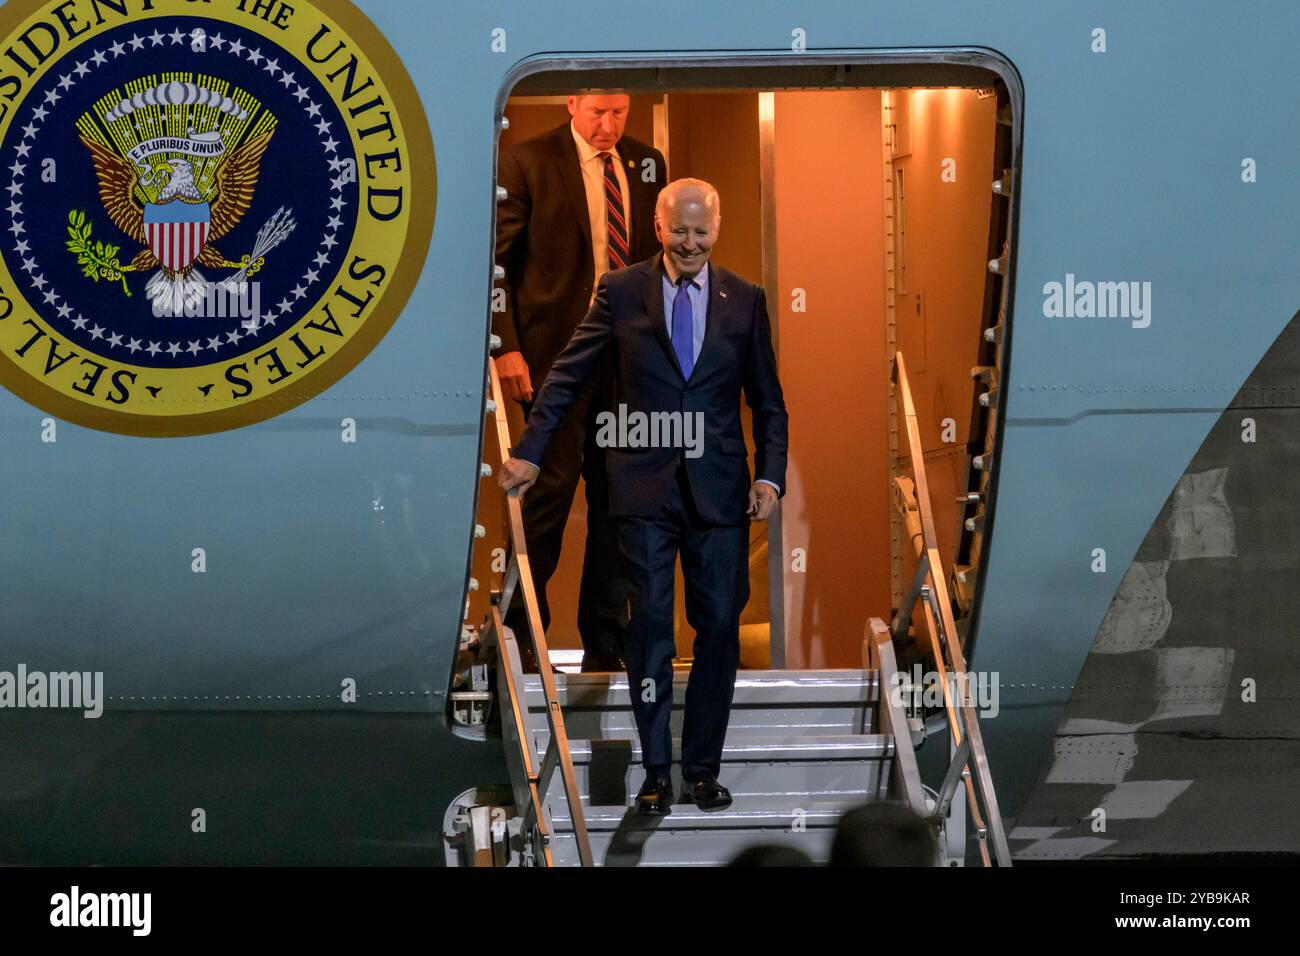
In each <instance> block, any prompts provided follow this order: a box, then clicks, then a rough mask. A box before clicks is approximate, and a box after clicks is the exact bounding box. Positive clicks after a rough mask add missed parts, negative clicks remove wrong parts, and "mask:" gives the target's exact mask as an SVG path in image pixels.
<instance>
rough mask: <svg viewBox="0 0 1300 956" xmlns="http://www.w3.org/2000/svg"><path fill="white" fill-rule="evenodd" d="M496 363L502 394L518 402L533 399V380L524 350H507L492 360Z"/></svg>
mask: <svg viewBox="0 0 1300 956" xmlns="http://www.w3.org/2000/svg"><path fill="white" fill-rule="evenodd" d="M492 361H493V362H494V363H495V364H496V368H497V378H498V379H500V380H501V394H503V395H505V397H506V398H510V399H513V400H514V401H516V402H531V401H532V400H533V381H532V377H531V376H530V375H529V374H528V363H527V362H525V361H524V354H523V353H522V352H507V353H506V354H505V355H501V356H498V357H497V358H494V359H493V360H492Z"/></svg>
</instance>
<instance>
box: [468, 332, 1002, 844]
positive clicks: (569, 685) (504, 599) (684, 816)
mask: <svg viewBox="0 0 1300 956" xmlns="http://www.w3.org/2000/svg"><path fill="white" fill-rule="evenodd" d="M894 382H895V387H896V391H897V395H898V398H899V400H900V404H901V409H902V413H903V417H904V419H905V420H907V421H908V424H909V429H908V437H909V441H910V442H912V447H913V448H914V449H916V450H919V436H918V432H917V429H916V426H915V411H914V409H913V408H912V404H911V396H910V392H909V391H908V386H907V378H906V369H905V366H904V364H903V360H902V356H901V355H899V356H898V359H897V360H896V364H895V370H894ZM491 385H492V393H493V397H494V406H495V407H494V414H495V426H496V431H497V438H498V442H499V446H500V451H501V454H502V457H503V458H504V457H505V456H506V455H508V449H509V447H510V436H509V427H508V424H507V422H506V417H505V412H504V403H503V402H502V400H501V398H500V388H499V385H498V382H497V378H496V373H495V370H492V372H491ZM912 461H913V462H915V463H916V474H915V482H914V484H913V483H911V482H908V483H906V484H900V485H899V488H900V489H901V490H900V491H899V492H898V494H899V496H900V497H901V499H902V500H901V502H900V507H902V508H903V509H904V510H907V509H911V510H910V515H909V518H908V525H909V528H913V529H914V531H915V534H914V540H915V541H916V542H917V573H916V576H915V579H914V581H913V585H912V588H911V591H910V593H909V594H908V596H907V598H906V600H905V602H904V605H903V608H904V610H903V611H902V612H900V613H899V614H898V615H897V617H896V618H895V620H894V621H893V622H892V623H891V624H888V625H887V624H885V623H884V622H883V621H881V620H879V619H877V618H871V619H869V620H867V621H864V622H861V623H860V626H862V627H863V640H862V655H863V657H862V667H861V668H860V669H850V670H798V671H796V670H745V671H741V672H740V673H739V675H738V677H737V681H736V690H735V697H734V702H733V705H732V711H731V718H730V721H729V723H728V731H727V738H726V744H725V748H724V751H723V757H722V768H721V773H720V775H719V779H720V780H721V781H722V782H723V783H724V784H725V785H727V787H728V788H729V789H730V790H731V792H732V795H733V797H734V802H733V804H732V805H731V806H730V807H728V808H726V809H724V810H716V811H703V810H700V809H698V808H697V807H695V806H694V805H693V804H691V803H675V804H674V805H673V808H672V812H671V814H669V815H667V816H662V817H660V816H642V815H638V814H637V813H636V812H635V810H634V808H633V807H632V803H633V797H634V795H635V794H636V792H637V789H638V788H639V787H640V785H641V782H642V780H643V777H644V775H643V770H642V767H641V762H640V760H641V753H640V745H639V743H638V740H637V732H636V726H635V723H634V721H633V717H632V710H631V705H630V698H629V688H628V684H627V676H626V675H625V674H563V673H557V672H555V671H554V669H553V668H552V667H551V666H550V661H551V658H550V654H549V651H548V649H547V646H546V636H545V634H544V633H543V632H542V628H541V622H540V616H539V615H538V613H537V607H536V601H535V597H534V592H533V588H532V579H531V572H530V570H529V565H528V555H527V550H526V547H525V544H524V536H523V518H522V513H521V511H520V506H519V502H518V501H517V500H516V499H515V498H514V497H513V496H507V523H508V527H509V540H510V542H511V549H510V557H509V560H508V563H507V565H506V570H505V572H504V575H503V579H502V586H501V588H500V590H499V591H498V592H496V593H495V594H494V602H493V605H492V607H491V610H490V613H489V615H488V620H487V621H486V622H485V624H484V627H483V628H482V630H481V632H479V633H478V634H477V635H476V638H475V640H474V641H473V642H472V644H473V650H474V653H475V655H476V656H475V660H476V661H477V664H476V665H475V670H476V671H477V672H478V674H479V679H480V684H481V686H476V687H475V688H474V689H473V690H465V691H461V692H459V696H460V700H461V704H462V711H463V713H470V712H471V711H473V710H474V707H475V706H477V708H478V709H477V711H476V712H477V713H478V714H479V718H480V720H482V722H484V723H486V720H485V719H483V715H484V714H485V713H486V712H487V710H488V709H489V704H491V705H493V706H491V707H490V709H491V710H493V711H494V715H493V716H494V718H495V720H494V721H493V726H494V727H495V726H496V723H497V722H499V735H500V740H501V741H502V742H503V743H504V748H505V754H506V759H507V764H508V766H509V770H510V776H511V781H510V787H509V789H508V790H504V789H503V790H500V791H496V792H489V791H485V790H479V791H470V792H469V793H467V794H465V795H462V798H461V799H460V800H459V801H458V802H457V803H456V804H454V805H453V807H452V808H451V809H450V810H449V812H448V815H447V820H448V827H447V835H448V840H449V853H448V860H449V863H451V864H452V865H533V866H632V865H639V866H702V865H703V866H721V865H726V864H727V863H729V862H730V861H731V860H733V859H734V858H735V857H736V855H737V854H739V853H740V852H742V851H743V850H745V849H746V848H748V847H752V846H773V845H779V846H784V847H792V848H796V849H798V850H800V851H802V852H803V853H804V854H805V855H807V857H809V858H810V859H811V860H812V861H813V862H814V863H821V864H824V863H825V862H827V860H828V858H829V855H830V848H831V842H832V839H833V837H834V833H835V828H836V825H837V823H838V821H839V818H840V816H841V815H842V814H843V813H844V812H845V811H846V810H849V809H851V808H853V807H857V806H860V805H862V804H865V803H868V802H872V801H882V800H888V801H894V802H898V803H901V804H904V805H906V806H908V807H910V808H911V809H912V810H913V811H915V812H916V813H917V814H919V815H921V816H923V817H925V818H927V819H929V820H930V821H931V822H932V824H933V825H934V826H935V828H936V831H937V834H938V836H939V845H940V857H941V859H940V860H939V861H938V862H940V863H941V864H943V865H962V864H963V863H964V862H965V861H966V859H967V858H968V857H971V858H973V859H975V860H976V861H977V862H981V863H982V864H983V865H986V866H988V865H1009V864H1010V854H1009V852H1008V849H1007V844H1006V836H1005V832H1004V830H1003V825H1002V820H1001V817H1000V815H999V813H998V808H997V799H996V796H995V794H994V791H993V786H992V780H991V776H990V773H989V770H988V764H987V758H986V756H985V754H984V749H983V744H982V742H981V739H980V735H979V725H978V715H977V713H976V711H975V709H974V706H973V701H972V698H971V695H970V689H969V688H968V687H967V686H966V683H965V675H966V665H965V662H964V660H963V659H962V651H961V647H960V643H959V641H958V638H957V634H956V629H955V625H954V623H953V618H952V606H951V601H950V599H949V596H948V593H947V589H946V582H945V576H944V570H943V568H942V566H941V564H940V561H939V552H938V548H937V545H936V544H935V538H934V530H933V526H932V524H933V523H932V520H931V518H930V511H929V499H928V490H927V485H926V482H925V474H924V464H923V458H922V456H921V455H920V454H914V455H913V457H912ZM515 600H522V601H523V602H524V604H525V607H526V610H527V618H528V621H529V624H530V627H531V630H532V633H533V644H534V649H535V653H536V657H537V660H538V663H539V669H540V673H537V674H526V673H524V670H523V667H522V664H521V656H520V652H519V648H518V644H517V642H516V639H515V635H514V634H513V633H512V632H511V631H510V630H509V629H508V628H506V627H504V626H503V625H502V620H503V618H504V617H505V609H506V608H508V607H509V606H510V604H511V602H512V601H515ZM917 608H919V613H915V612H916V609H917ZM914 625H915V626H914ZM914 634H924V635H928V637H929V639H930V648H929V649H930V653H931V655H932V657H931V662H930V666H932V667H937V669H938V674H939V675H940V677H941V678H942V679H941V680H938V681H936V683H937V684H938V685H941V686H942V688H943V708H942V710H943V714H944V715H946V721H942V718H940V720H941V722H943V723H944V724H945V727H944V738H946V739H945V740H944V741H943V743H946V745H947V757H948V759H947V768H948V769H947V772H946V774H945V775H944V779H943V781H942V783H939V782H938V781H936V782H935V784H936V785H935V786H934V787H926V786H924V785H923V783H922V780H921V775H920V772H919V770H918V763H917V755H916V752H915V745H916V743H917V742H919V741H920V740H921V739H923V737H924V735H925V733H926V731H925V723H924V717H925V714H924V713H923V712H922V710H921V709H920V708H919V707H918V706H915V696H914V695H915V692H916V691H917V690H918V688H916V687H913V686H911V684H910V679H909V677H908V675H905V674H900V673H899V670H898V666H897V659H896V654H895V645H896V643H901V642H902V641H912V640H913V639H914ZM936 662H937V663H936ZM489 671H491V673H489ZM686 677H687V673H686V672H685V671H681V672H679V673H677V674H676V676H675V683H674V690H673V708H674V709H673V717H672V729H673V735H674V750H675V754H674V756H675V757H677V756H679V754H680V733H681V721H682V706H683V703H684V699H685V685H686ZM489 678H492V679H489ZM490 686H494V687H495V690H494V691H492V692H491V693H489V692H488V691H486V690H485V688H486V687H490ZM452 697H453V705H454V706H455V705H456V699H457V697H458V694H457V692H453V694H452ZM487 698H490V701H489V700H487ZM462 722H468V720H467V719H466V718H462ZM932 723H933V721H932ZM938 745H939V742H936V743H935V746H938ZM673 771H674V780H673V782H674V787H675V793H677V792H679V791H680V786H681V780H680V777H679V776H678V772H679V767H678V765H677V764H674V767H673ZM963 810H968V811H969V816H970V822H971V829H970V837H971V838H970V839H969V840H968V839H967V827H966V823H965V816H966V813H965V812H963ZM968 844H969V847H973V848H974V849H973V850H971V849H970V848H969V847H968Z"/></svg>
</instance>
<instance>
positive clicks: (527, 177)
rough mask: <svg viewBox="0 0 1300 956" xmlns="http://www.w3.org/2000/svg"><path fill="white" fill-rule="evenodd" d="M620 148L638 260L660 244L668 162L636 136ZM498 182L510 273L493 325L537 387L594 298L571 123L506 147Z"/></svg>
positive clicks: (504, 260)
mask: <svg viewBox="0 0 1300 956" xmlns="http://www.w3.org/2000/svg"><path fill="white" fill-rule="evenodd" d="M618 152H619V155H620V156H621V157H622V160H623V169H624V171H625V172H626V174H627V187H628V197H627V198H628V202H629V204H630V206H631V221H630V225H631V231H632V235H631V255H632V261H634V262H636V261H639V260H641V259H644V258H647V257H648V256H651V255H653V254H654V252H655V250H656V249H658V248H659V243H658V241H657V240H656V239H655V233H654V210H655V200H656V199H657V198H658V196H659V191H660V190H661V189H663V186H664V183H665V181H666V178H667V166H666V165H665V163H664V157H663V154H662V153H660V152H659V150H657V149H654V148H653V147H651V146H647V145H646V144H645V143H641V142H638V141H637V140H635V139H632V138H631V137H630V136H624V137H623V138H622V139H621V140H619V142H618ZM647 159H651V160H653V161H654V164H655V165H654V174H655V178H654V180H653V181H652V182H644V181H642V169H643V163H644V161H645V160H647ZM497 181H498V182H499V183H500V185H502V186H504V187H505V189H506V193H507V195H506V199H505V201H504V202H502V203H499V204H498V205H497V233H496V261H497V265H499V266H501V267H502V268H503V269H505V272H506V276H505V278H504V279H502V280H500V281H498V282H497V288H501V289H504V290H505V293H506V294H505V311H504V312H496V313H493V320H492V331H493V332H495V333H496V334H497V335H498V336H500V337H501V349H500V351H498V353H497V354H498V355H501V354H504V353H506V352H512V351H516V350H517V351H520V352H522V353H523V356H524V361H526V362H527V363H528V369H529V373H530V377H531V378H532V382H533V387H534V388H538V387H540V386H541V383H542V380H543V379H544V378H545V376H546V372H547V370H548V369H549V368H550V366H551V363H552V362H553V361H555V356H557V355H559V354H560V349H562V348H564V343H565V342H567V341H569V336H570V335H572V334H573V330H574V329H575V328H576V327H577V325H578V322H579V321H580V320H581V319H582V317H583V315H584V314H585V313H586V311H587V306H588V304H589V303H590V301H591V284H592V281H593V280H592V273H593V271H594V265H593V263H592V257H591V220H590V217H589V215H588V213H587V193H586V190H585V188H584V187H583V183H582V167H581V165H580V161H579V159H578V146H577V144H576V143H575V142H574V141H573V134H572V132H571V131H570V130H569V124H568V123H565V124H564V125H563V126H560V127H557V128H556V129H553V130H551V132H549V133H545V134H543V135H541V136H537V137H534V138H533V139H529V140H525V141H524V142H522V143H518V144H516V145H515V146H514V147H512V148H507V149H503V150H502V151H501V157H500V161H499V163H498V168H497Z"/></svg>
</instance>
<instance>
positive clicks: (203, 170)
mask: <svg viewBox="0 0 1300 956" xmlns="http://www.w3.org/2000/svg"><path fill="white" fill-rule="evenodd" d="M174 77H176V74H170V75H169V78H168V79H167V80H165V81H162V80H159V79H158V78H157V77H145V78H142V79H140V80H136V81H134V82H132V83H128V84H126V86H125V88H124V89H122V90H114V91H113V92H112V93H109V94H107V95H106V96H104V97H101V98H100V99H99V100H98V101H97V102H96V104H95V107H94V108H93V109H92V110H91V111H90V112H88V113H86V114H85V115H83V116H82V117H81V119H80V120H79V121H78V123H77V128H78V133H79V135H80V139H81V143H82V145H83V146H85V148H86V150H87V151H88V152H89V154H90V159H91V161H92V163H93V164H94V169H95V178H96V180H97V183H98V192H99V199H100V202H101V204H102V205H103V208H104V211H105V212H106V213H107V214H108V218H109V219H110V220H111V221H112V223H113V225H114V226H116V227H117V229H118V230H119V231H120V232H121V233H122V234H123V235H125V236H126V238H127V239H130V240H131V241H133V242H135V243H138V244H140V245H141V246H143V248H141V249H140V250H139V251H138V252H137V253H135V255H134V256H133V257H132V258H131V259H130V261H129V262H128V263H126V264H125V265H124V264H122V260H121V259H120V258H119V253H120V251H121V247H120V246H117V245H111V244H108V243H105V242H103V241H99V240H92V238H91V224H90V221H89V220H88V218H87V216H86V215H85V213H83V212H81V211H79V210H73V211H72V212H71V213H70V214H69V219H68V235H69V239H68V249H69V250H70V251H71V252H72V253H73V254H74V255H76V256H77V261H78V264H79V265H81V267H82V271H83V273H84V274H85V275H86V276H87V278H90V279H93V280H94V281H96V282H98V281H100V280H108V281H110V282H118V281H120V283H121V288H122V291H123V292H124V293H125V294H126V295H127V296H130V295H131V290H130V287H129V286H128V285H127V282H126V278H125V274H126V273H142V274H146V275H148V280H147V282H146V283H145V293H146V295H147V296H148V297H149V299H150V301H151V302H152V304H153V311H154V314H155V315H158V316H164V315H173V316H179V315H184V314H186V311H185V310H186V308H187V306H192V305H194V304H195V303H196V302H199V301H201V300H202V299H203V298H204V297H205V296H206V295H207V294H208V289H209V286H210V285H211V283H210V281H209V279H208V278H207V277H206V276H205V274H204V273H203V272H202V271H201V270H200V268H199V267H202V268H203V269H208V270H222V269H233V270H235V271H234V274H233V275H229V276H226V277H224V278H223V279H221V280H220V284H221V285H224V286H227V287H230V286H234V285H235V284H238V283H242V282H244V281H245V280H246V279H247V278H248V277H250V276H252V275H255V274H256V273H257V272H258V271H259V270H261V269H262V267H263V266H264V265H265V264H266V256H267V254H268V253H269V252H270V251H271V250H272V249H274V248H275V247H276V246H277V245H279V244H280V243H281V242H283V241H284V240H285V239H286V238H287V237H288V235H289V233H290V232H292V231H293V229H294V226H295V225H296V223H295V221H294V218H293V214H292V211H291V210H287V209H285V208H284V207H280V208H279V209H277V210H276V212H275V213H274V214H273V215H272V216H271V217H270V219H268V220H267V222H266V223H265V224H264V225H263V226H262V228H261V229H260V230H259V232H258V234H257V238H256V240H255V241H254V244H253V248H252V250H251V251H250V252H248V253H246V254H244V255H242V256H241V257H240V258H239V259H238V260H232V259H230V258H227V256H226V255H225V254H224V253H223V252H221V251H220V250H219V248H218V247H217V245H216V243H217V242H218V241H220V240H222V239H223V238H225V237H227V236H228V235H229V234H230V233H231V231H232V230H234V229H235V227H236V226H238V225H239V223H240V222H241V221H242V220H243V218H244V216H245V214H246V213H247V212H248V209H249V207H250V206H251V205H252V202H253V196H254V193H255V192H256V189H257V180H258V174H259V170H260V167H261V163H262V160H263V158H264V157H265V155H266V151H267V148H268V147H269V146H270V144H271V140H272V138H273V136H274V135H275V127H276V119H275V117H274V116H273V115H272V114H271V113H270V112H269V111H267V110H264V109H262V108H261V105H260V104H259V103H258V101H257V100H256V98H254V97H252V96H251V95H249V94H246V93H243V92H242V91H240V90H237V89H231V88H229V85H228V84H225V83H221V82H218V81H215V80H211V79H208V78H204V80H205V82H203V83H195V82H194V81H193V78H192V77H188V78H181V79H176V78H174Z"/></svg>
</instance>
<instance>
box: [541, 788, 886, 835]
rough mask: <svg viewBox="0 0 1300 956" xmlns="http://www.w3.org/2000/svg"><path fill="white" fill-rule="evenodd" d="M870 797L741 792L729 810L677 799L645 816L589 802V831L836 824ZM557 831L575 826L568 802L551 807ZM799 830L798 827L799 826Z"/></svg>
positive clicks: (781, 828) (778, 828) (628, 808)
mask: <svg viewBox="0 0 1300 956" xmlns="http://www.w3.org/2000/svg"><path fill="white" fill-rule="evenodd" d="M865 802H866V801H865V800H859V799H856V798H852V797H850V798H845V799H840V800H825V799H822V800H792V799H790V798H788V797H786V796H784V795H782V794H770V793H764V794H748V795H744V796H740V795H737V796H736V797H735V800H734V802H733V803H732V804H731V806H729V807H727V808H726V809H725V810H701V809H700V808H699V807H697V806H695V804H693V803H674V804H673V812H672V813H670V814H669V815H668V816H665V817H657V816H645V815H642V814H638V813H636V812H634V810H633V808H632V807H631V806H592V807H584V808H583V809H584V811H585V819H586V821H587V830H588V832H595V831H597V830H623V831H639V832H644V833H654V832H657V831H664V830H773V831H778V832H785V831H790V830H791V828H792V827H793V826H794V824H795V823H796V821H799V822H800V823H801V825H802V826H803V827H804V828H805V829H813V828H816V827H823V828H824V827H834V826H835V825H836V824H837V823H838V822H839V819H840V815H841V814H843V813H844V811H845V810H848V809H850V808H852V807H855V806H858V805H859V804H862V803H865ZM551 821H552V822H553V823H554V825H555V830H556V832H557V833H558V832H560V831H564V830H570V829H572V821H571V820H570V817H569V811H568V808H567V807H566V806H565V805H564V804H563V802H560V803H558V804H557V805H555V806H553V807H552V808H551ZM795 832H798V831H795Z"/></svg>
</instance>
